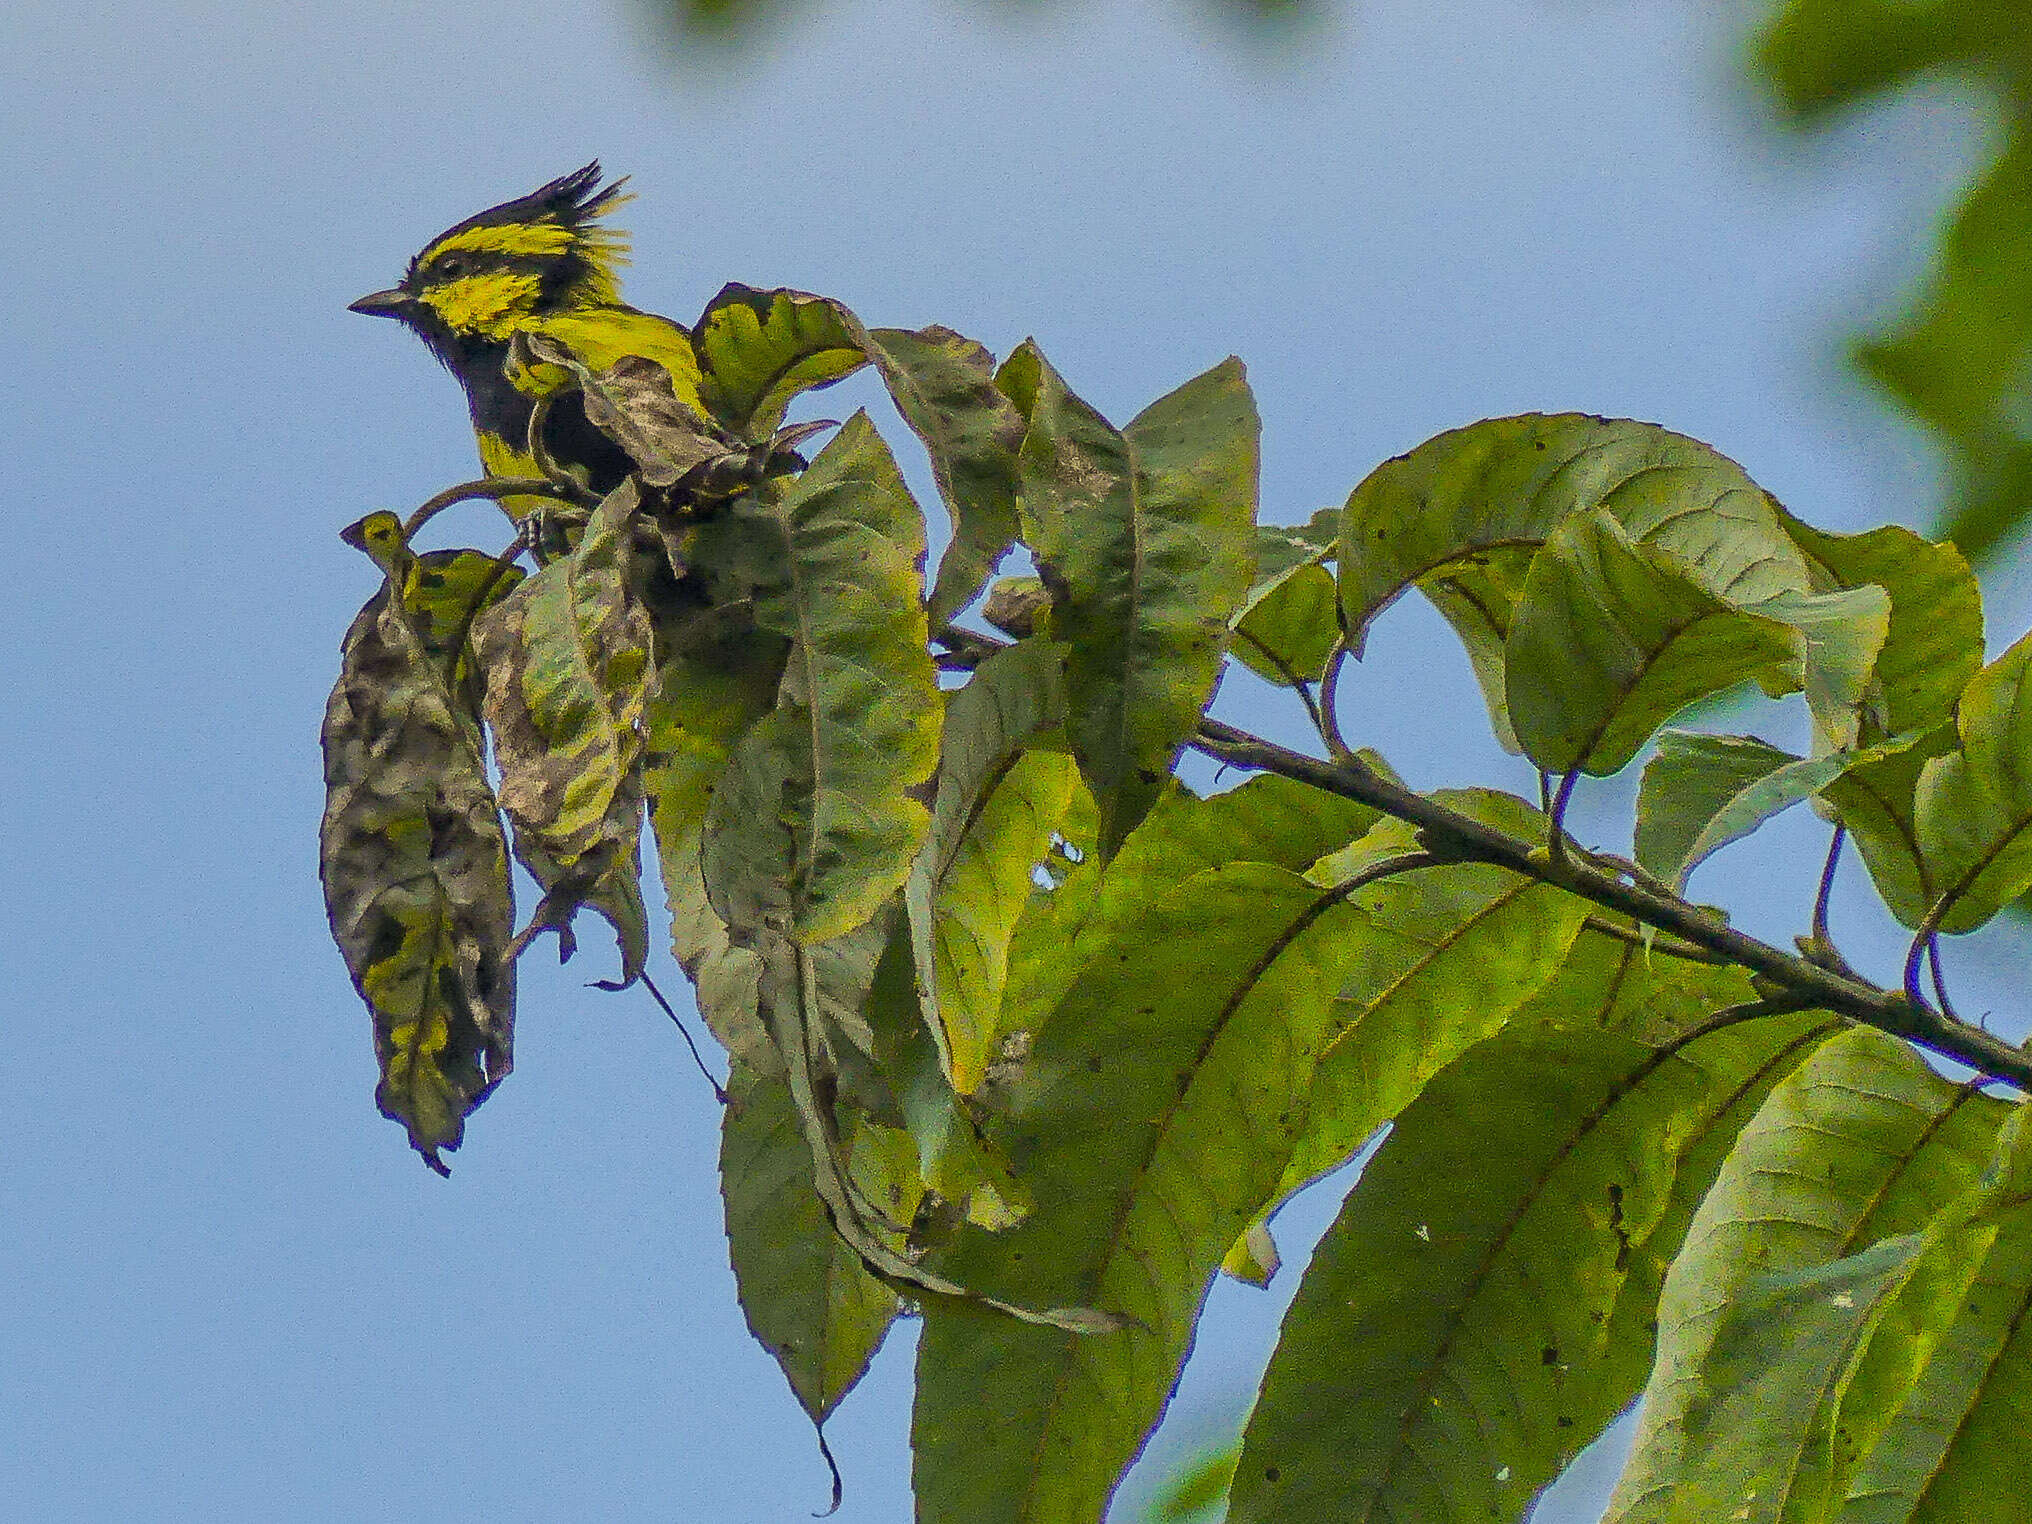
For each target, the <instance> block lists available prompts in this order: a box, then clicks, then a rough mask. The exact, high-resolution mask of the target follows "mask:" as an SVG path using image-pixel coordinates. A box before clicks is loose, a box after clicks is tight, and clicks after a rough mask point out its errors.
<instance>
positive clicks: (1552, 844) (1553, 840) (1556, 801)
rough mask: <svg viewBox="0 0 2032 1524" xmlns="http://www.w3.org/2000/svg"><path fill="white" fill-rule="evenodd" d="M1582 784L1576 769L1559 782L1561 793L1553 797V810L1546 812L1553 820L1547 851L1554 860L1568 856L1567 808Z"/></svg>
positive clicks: (1578, 770)
mask: <svg viewBox="0 0 2032 1524" xmlns="http://www.w3.org/2000/svg"><path fill="white" fill-rule="evenodd" d="M1578 782H1580V769H1579V768H1577V767H1576V768H1575V769H1574V770H1573V771H1572V772H1570V773H1567V774H1566V775H1565V776H1563V777H1562V778H1561V779H1560V780H1559V792H1558V793H1556V794H1554V795H1553V796H1552V808H1551V809H1550V810H1547V811H1546V814H1547V815H1549V816H1550V817H1551V819H1552V831H1551V834H1550V835H1549V836H1547V838H1546V842H1545V850H1546V851H1548V852H1550V853H1551V854H1552V856H1553V858H1554V860H1555V861H1556V860H1558V859H1560V858H1563V857H1565V856H1566V807H1567V805H1569V804H1570V803H1572V802H1573V786H1574V785H1575V784H1576V783H1578Z"/></svg>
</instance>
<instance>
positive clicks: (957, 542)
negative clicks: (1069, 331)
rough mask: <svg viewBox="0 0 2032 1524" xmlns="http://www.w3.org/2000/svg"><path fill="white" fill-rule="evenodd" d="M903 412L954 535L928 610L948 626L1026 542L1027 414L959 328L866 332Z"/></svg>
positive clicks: (871, 354)
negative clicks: (1023, 453)
mask: <svg viewBox="0 0 2032 1524" xmlns="http://www.w3.org/2000/svg"><path fill="white" fill-rule="evenodd" d="M862 344H863V346H864V347H865V349H866V351H867V354H868V358H870V359H871V360H873V361H874V362H875V366H876V368H877V369H878V370H880V371H881V373H882V380H883V382H884V383H885V384H886V385H887V386H888V388H889V395H890V396H891V397H893V398H894V399H895V401H896V410H897V411H898V412H900V413H901V414H902V415H903V421H904V422H905V423H908V424H909V425H910V427H911V428H912V429H913V430H914V431H915V432H916V434H917V437H918V438H919V439H921V440H923V441H924V447H925V449H926V451H928V452H929V454H930V456H931V474H932V478H933V480H935V481H936V482H937V483H938V492H939V496H940V497H941V498H942V499H944V501H945V505H946V508H947V510H948V511H949V512H950V513H951V514H952V522H953V535H952V541H951V543H950V544H948V545H947V546H946V550H945V554H944V555H943V556H941V557H940V558H939V563H938V576H937V578H936V580H935V581H934V582H933V584H932V589H931V599H930V603H929V607H928V613H929V616H930V620H931V627H932V628H933V629H934V630H942V629H944V628H945V627H946V626H947V625H948V624H950V623H951V622H952V618H953V616H954V615H955V614H957V613H959V611H960V610H961V609H963V608H965V607H966V606H967V605H968V604H970V603H972V602H973V601H974V599H975V598H976V597H978V596H979V595H980V592H981V589H982V588H984V587H986V586H987V585H988V579H989V578H990V577H992V576H993V575H994V574H995V568H996V567H997V566H998V565H999V564H1000V563H1001V560H1002V558H1003V556H1005V555H1007V554H1008V552H1009V550H1010V547H1012V546H1013V545H1014V544H1015V543H1016V536H1017V523H1016V492H1017V482H1018V477H1017V470H1016V452H1017V451H1018V450H1019V449H1021V448H1022V445H1023V430H1024V420H1023V415H1022V414H1021V413H1019V412H1017V411H1016V409H1015V407H1014V406H1013V405H1012V404H1011V403H1010V401H1009V399H1008V397H1007V396H1005V395H1004V394H1003V393H1002V391H1001V390H1000V389H999V388H998V387H997V386H996V385H995V359H994V356H993V355H991V354H989V353H988V351H987V350H985V349H983V348H982V347H981V346H980V345H979V344H976V343H975V342H974V341H973V340H972V339H967V338H962V337H961V336H960V335H959V334H956V333H954V332H953V331H952V330H951V329H950V328H936V327H934V328H923V329H919V330H918V331H917V332H915V333H911V332H908V331H906V330H904V329H901V328H875V329H869V330H866V331H865V332H863V334H862Z"/></svg>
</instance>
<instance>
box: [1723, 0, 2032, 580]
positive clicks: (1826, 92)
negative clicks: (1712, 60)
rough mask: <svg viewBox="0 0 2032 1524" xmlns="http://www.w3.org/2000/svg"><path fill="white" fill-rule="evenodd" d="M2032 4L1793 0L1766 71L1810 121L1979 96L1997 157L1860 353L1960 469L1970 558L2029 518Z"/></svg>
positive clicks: (1764, 59)
mask: <svg viewBox="0 0 2032 1524" xmlns="http://www.w3.org/2000/svg"><path fill="white" fill-rule="evenodd" d="M2028 38H2032V0H1789V3H1788V4H1786V5H1785V6H1784V7H1783V8H1782V9H1781V10H1780V11H1779V12H1778V14H1777V16H1776V17H1775V18H1774V19H1773V20H1772V21H1771V22H1770V23H1769V25H1768V26H1767V27H1766V29H1765V30H1764V32H1763V34H1762V36H1761V38H1760V39H1759V41H1758V44H1757V50H1756V64H1757V68H1758V70H1759V72H1760V73H1761V74H1762V75H1763V76H1764V77H1765V78H1766V79H1767V80H1768V81H1769V82H1770V83H1771V85H1772V86H1773V87H1774V88H1775V89H1776V91H1777V93H1778V97H1779V99H1780V100H1781V101H1782V102H1783V104H1784V106H1785V108H1786V109H1787V110H1788V111H1789V112H1790V113H1791V114H1792V116H1793V118H1794V119H1795V120H1796V121H1798V122H1799V123H1801V124H1803V125H1811V124H1813V123H1815V122H1818V121H1821V120H1824V119H1825V118H1826V117H1828V116H1830V115H1831V114H1833V113H1835V112H1837V111H1840V110H1843V109H1845V108H1848V107H1852V106H1855V105H1858V104H1860V103H1862V102H1865V101H1868V100H1871V99H1874V98H1876V97H1879V96H1881V95H1884V94H1886V93H1888V92H1890V91H1892V90H1896V89H1898V88H1901V87H1903V86H1906V85H1909V84H1913V83H1915V82H1918V81H1921V80H1926V79H1952V80H1955V81H1957V82H1959V83H1962V84H1965V85H1967V86H1969V87H1971V88H1973V89H1976V90H1979V91H1981V92H1983V93H1984V94H1985V95H1987V96H1989V97H1990V98H1991V99H1992V100H1993V101H1994V102H1995V104H1996V107H1997V110H1998V113H1999V115H2000V117H2001V120H2002V127H2003V132H2002V138H2001V146H2000V148H1999V151H1998V153H1997V156H1996V158H1995V159H1994V160H1993V161H1992V162H1991V163H1990V164H1989V166H1988V167H1987V168H1986V169H1984V170H1983V172H1982V173H1981V174H1980V175H1979V176H1978V177H1977V179H1976V182H1975V184H1974V185H1973V186H1972V187H1971V188H1970V190H1969V192H1968V194H1967V195H1966V196H1965V197H1964V198H1963V200H1962V202H1961V204H1960V205H1959V206H1957V207H1956V208H1955V209H1954V210H1953V212H1952V213H1950V214H1949V217H1948V221H1947V225H1946V227H1945V229H1944V230H1943V234H1942V237H1941V243H1940V249H1939V253H1938V257H1937V258H1936V259H1935V261H1934V268H1933V271H1932V273H1931V274H1930V275H1929V276H1928V278H1927V281H1926V284H1925V287H1924V289H1923V290H1922V291H1921V292H1920V294H1919V296H1918V297H1917V298H1916V299H1915V301H1914V302H1913V303H1912V305H1911V306H1910V307H1908V308H1907V309H1906V311H1904V312H1903V313H1901V314H1900V315H1899V316H1897V317H1896V318H1894V319H1892V320H1891V322H1890V323H1889V324H1888V325H1886V327H1885V328H1884V329H1882V330H1881V331H1880V332H1878V333H1876V334H1873V335H1871V336H1870V337H1868V338H1866V339H1864V340H1862V341H1861V342H1860V343H1858V345H1857V347H1856V359H1857V362H1858V363H1859V364H1860V365H1861V366H1862V368H1863V369H1864V371H1865V372H1866V373H1868V374H1869V375H1870V376H1871V377H1872V378H1873V379H1874V380H1875V381H1876V382H1877V383H1878V384H1879V385H1880V386H1882V387H1883V388H1884V389H1885V390H1886V391H1887V392H1888V393H1889V394H1890V395H1891V396H1892V397H1893V398H1894V399H1896V400H1897V401H1898V402H1899V403H1900V404H1901V405H1902V406H1904V407H1906V408H1908V409H1910V410H1911V412H1912V413H1913V414H1914V416H1916V417H1917V418H1918V419H1919V420H1920V421H1921V422H1923V423H1925V424H1926V425H1927V427H1928V428H1930V429H1932V430H1934V431H1935V433H1936V434H1937V435H1938V436H1939V438H1940V441H1941V443H1942V445H1943V446H1944V447H1945V448H1946V449H1947V451H1948V454H1949V456H1950V459H1951V460H1952V462H1953V466H1954V472H1955V484H1954V495H1953V497H1952V498H1951V500H1950V501H1949V502H1948V504H1947V505H1946V506H1945V509H1944V512H1943V517H1942V519H1941V522H1940V525H1939V532H1940V533H1941V534H1942V536H1944V537H1945V538H1947V539H1950V540H1952V541H1954V543H1955V544H1957V545H1958V546H1960V547H1961V549H1962V551H1963V552H1964V553H1965V554H1967V555H1969V556H1971V557H1975V558H1981V557H1983V556H1986V555H1988V554H1990V553H1991V552H1992V551H1993V550H1994V549H1995V548H1996V547H1997V546H1998V545H1999V544H2000V543H2001V542H2002V541H2003V540H2004V539H2005V538H2006V537H2007V536H2009V535H2011V534H2013V533H2014V532H2015V531H2016V530H2017V529H2018V528H2019V526H2020V525H2022V524H2023V522H2024V520H2025V518H2026V516H2027V514H2028V513H2032V281H2028V280H2027V279H2026V275H2025V272H2026V270H2027V269H2032V45H2028V42H2027V39H2028Z"/></svg>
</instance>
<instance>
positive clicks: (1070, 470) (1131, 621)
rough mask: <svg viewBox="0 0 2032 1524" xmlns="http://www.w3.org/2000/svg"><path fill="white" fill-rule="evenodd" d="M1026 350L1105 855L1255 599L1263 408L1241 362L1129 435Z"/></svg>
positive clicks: (1040, 557) (1085, 764)
mask: <svg viewBox="0 0 2032 1524" xmlns="http://www.w3.org/2000/svg"><path fill="white" fill-rule="evenodd" d="M1018 355H1019V356H1023V357H1024V362H1023V363H1024V364H1027V365H1028V366H1030V367H1032V368H1034V371H1035V375H1036V383H1037V387H1036V392H1035V395H1034V397H1033V398H1032V399H1031V402H1030V406H1029V407H1028V409H1027V415H1028V417H1029V420H1030V426H1029V432H1028V433H1027V434H1026V435H1025V437H1024V442H1023V450H1022V455H1021V469H1022V479H1023V514H1024V521H1025V530H1026V538H1027V540H1028V542H1029V544H1030V547H1031V549H1032V550H1033V551H1034V552H1035V554H1036V556H1037V561H1038V569H1039V571H1040V572H1041V574H1042V575H1043V577H1044V581H1045V585H1046V587H1047V588H1049V589H1050V590H1051V595H1052V611H1051V633H1052V636H1053V638H1054V639H1058V640H1063V641H1065V642H1066V643H1067V645H1068V646H1069V647H1070V648H1071V656H1070V659H1069V661H1068V664H1067V669H1066V686H1067V698H1068V702H1069V705H1070V708H1071V735H1072V744H1073V753H1074V755H1075V756H1076V757H1077V758H1078V759H1079V763H1080V769H1081V771H1082V772H1083V773H1084V774H1085V776H1086V779H1087V782H1088V785H1089V786H1090V787H1091V788H1092V790H1093V794H1094V801H1095V804H1096V805H1097V806H1098V808H1099V810H1100V830H1101V837H1100V845H1101V853H1102V855H1103V856H1108V855H1110V854H1112V853H1113V852H1114V850H1115V849H1116V848H1117V847H1119V846H1120V845H1121V843H1122V839H1123V837H1125V836H1127V835H1128V833H1129V831H1130V830H1131V829H1132V828H1133V827H1134V826H1135V824H1136V822H1137V821H1138V820H1140V819H1142V818H1143V815H1144V813H1145V812H1146V811H1147V810H1148V809H1149V808H1150V806H1151V804H1152V803H1153V802H1155V800H1156V798H1157V796H1158V794H1159V792H1160V791H1161V790H1162V788H1163V784H1164V780H1165V778H1166V777H1167V776H1168V775H1169V773H1170V770H1171V763H1172V759H1173V757H1174V756H1175V755H1176V754H1177V752H1178V749H1179V747H1180V745H1181V744H1183V742H1184V740H1185V738H1186V736H1187V734H1188V733H1189V732H1190V731H1191V729H1192V727H1193V725H1194V723H1195V722H1196V721H1197V720H1198V718H1199V715H1200V712H1201V710H1202V709H1203V708H1204V707H1205V706H1206V703H1207V701H1208V699H1209V698H1210V696H1211V694H1212V691H1213V684H1214V680H1215V678H1216V676H1217V675H1218V673H1219V670H1220V660H1221V648H1222V644H1223V637H1224V636H1225V633H1226V628H1227V621H1228V619H1229V617H1230V616H1231V615H1232V614H1233V613H1234V611H1235V609H1236V608H1237V607H1239V605H1240V603H1241V601H1242V598H1243V596H1244V595H1245V594H1246V593H1247V591H1248V587H1249V581H1250V578H1251V575H1252V562H1253V538H1254V524H1255V513H1256V465H1257V434H1258V428H1259V426H1258V423H1257V419H1256V407H1255V402H1254V400H1253V399H1252V398H1251V396H1250V394H1249V387H1248V383H1247V382H1246V381H1245V380H1244V379H1243V374H1242V366H1241V362H1240V361H1238V360H1226V361H1223V362H1222V363H1221V364H1219V365H1217V366H1215V367H1214V368H1213V369H1212V370H1210V371H1208V372H1206V373H1205V374H1204V375H1202V376H1199V377H1198V378H1196V379H1194V380H1192V381H1188V382H1187V383H1186V384H1185V385H1184V386H1181V387H1179V388H1178V389H1177V390H1176V391H1174V392H1172V393H1170V394H1169V395H1168V396H1165V397H1162V398H1160V399H1159V400H1158V401H1156V402H1154V403H1152V404H1151V405H1150V406H1149V407H1147V408H1145V409H1144V410H1143V412H1141V413H1140V414H1138V415H1137V417H1136V418H1135V419H1134V420H1133V421H1132V422H1131V423H1130V424H1129V426H1128V427H1127V428H1126V429H1124V430H1121V431H1117V430H1116V429H1115V428H1114V427H1113V426H1112V425H1110V424H1109V423H1108V421H1107V420H1106V419H1105V418H1103V417H1101V415H1100V414H1099V413H1097V412H1095V411H1094V410H1093V409H1092V408H1091V407H1089V406H1088V405H1087V404H1086V403H1085V402H1083V401H1081V400H1080V399H1079V398H1078V397H1076V396H1074V395H1073V394H1072V393H1071V392H1070V391H1068V390H1067V389H1066V386H1065V383H1064V382H1063V381H1062V380H1060V379H1059V376H1058V373H1057V372H1056V371H1054V370H1053V369H1052V368H1051V367H1050V365H1049V364H1047V363H1045V362H1044V360H1043V359H1042V357H1041V356H1039V355H1037V354H1036V351H1035V350H1034V348H1029V347H1026V348H1025V349H1024V350H1019V351H1018ZM1016 364H1017V361H1016V360H1015V359H1014V358H1013V357H1012V360H1011V365H1016ZM1004 370H1005V373H1006V372H1007V371H1008V370H1009V367H1008V366H1005V367H1004ZM1004 390H1005V392H1006V391H1007V390H1008V385H1007V384H1005V386H1004ZM1019 405H1021V404H1020V401H1019Z"/></svg>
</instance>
